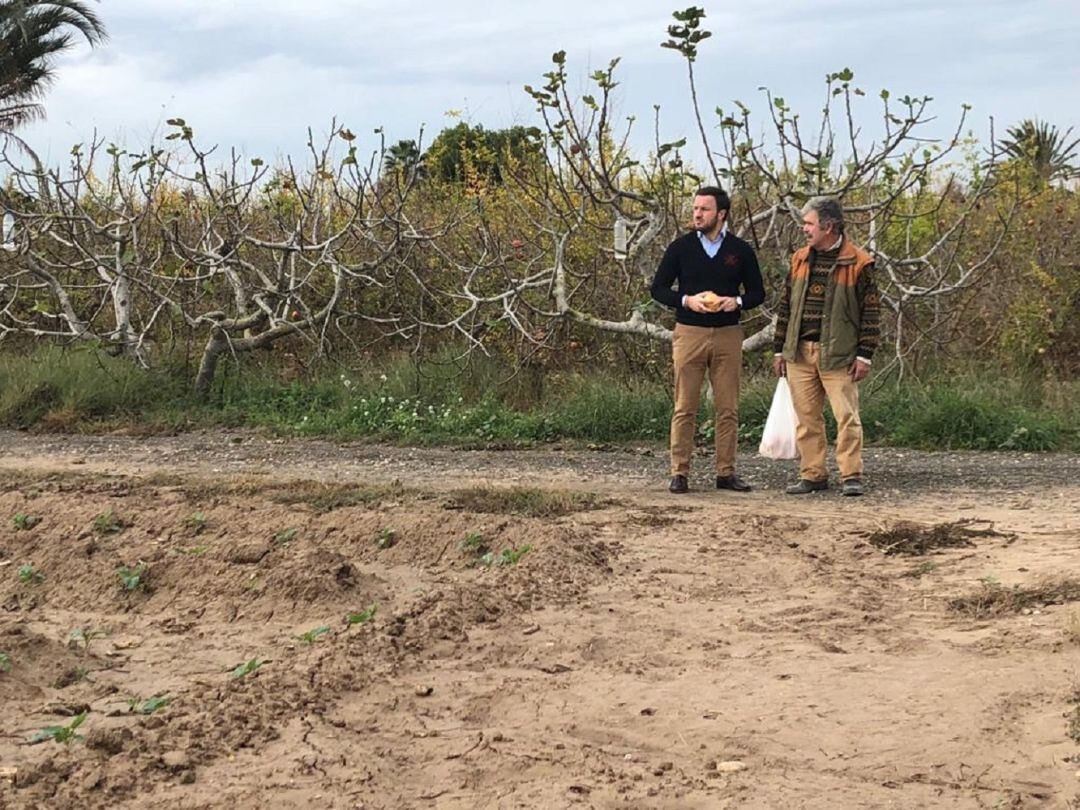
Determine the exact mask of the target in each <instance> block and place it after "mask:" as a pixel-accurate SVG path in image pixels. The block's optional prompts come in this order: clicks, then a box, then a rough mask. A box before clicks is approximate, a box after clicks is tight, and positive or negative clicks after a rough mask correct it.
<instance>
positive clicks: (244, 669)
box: [231, 658, 266, 679]
mask: <svg viewBox="0 0 1080 810" xmlns="http://www.w3.org/2000/svg"><path fill="white" fill-rule="evenodd" d="M265 663H266V662H265V661H263V660H262V659H261V658H252V659H251V660H250V661H245V662H244V663H242V664H240V665H239V666H238V667H236V669H234V670H233V671H232V675H231V677H233V678H236V679H239V678H243V677H244V676H245V675H250V674H251V673H252V672H255V671H256V670H257V669H258V668H259V667H261V666H262V665H263V664H265Z"/></svg>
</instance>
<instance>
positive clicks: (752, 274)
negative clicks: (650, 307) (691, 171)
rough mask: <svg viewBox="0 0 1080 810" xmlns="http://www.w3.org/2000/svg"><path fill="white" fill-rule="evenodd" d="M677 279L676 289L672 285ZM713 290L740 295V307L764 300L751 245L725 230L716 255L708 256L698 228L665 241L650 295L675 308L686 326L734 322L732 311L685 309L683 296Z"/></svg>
mask: <svg viewBox="0 0 1080 810" xmlns="http://www.w3.org/2000/svg"><path fill="white" fill-rule="evenodd" d="M676 281H677V282H678V283H679V289H678V291H675V290H673V289H672V288H671V285H672V284H674V283H675V282H676ZM706 290H712V291H713V292H714V293H716V294H717V295H724V296H736V295H741V296H742V308H743V310H748V309H753V308H754V307H756V306H760V305H761V303H762V302H763V301H764V300H765V285H764V283H763V282H762V281H761V269H760V268H759V267H758V261H757V256H755V255H754V249H753V248H752V247H750V245H749V244H748V243H747V242H745V241H743V240H742V239H740V238H739V237H737V236H735V234H733V233H730V232H729V233H728V234H727V236H725V237H724V241H723V242H721V243H720V250H718V251H717V252H716V256H714V257H713V258H711V259H710V258H709V254H708V253H706V252H705V248H703V247H702V246H701V240H700V239H699V238H698V235H697V231H691V232H690V233H688V234H684V235H683V236H680V237H679V238H678V239H676V240H675V241H674V242H672V243H671V244H670V245H668V249H667V250H666V251H665V252H664V258H663V259H661V260H660V266H659V268H657V270H656V278H654V279H653V283H652V290H651V292H652V297H653V298H655V299H656V300H657V301H659V302H660V303H661V304H664V305H666V306H669V307H672V308H673V309H674V310H675V320H676V321H678V322H679V323H685V324H687V325H689V326H734V325H736V324H737V323H738V322H739V314H740V312H739V310H735V311H734V312H708V313H701V312H693V311H692V310H689V309H684V308H683V306H682V297H683V296H684V295H697V294H698V293H700V292H705V291H706Z"/></svg>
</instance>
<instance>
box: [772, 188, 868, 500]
mask: <svg viewBox="0 0 1080 810" xmlns="http://www.w3.org/2000/svg"><path fill="white" fill-rule="evenodd" d="M802 214H803V233H804V234H805V235H806V241H807V245H806V246H805V247H803V248H800V249H799V250H797V251H795V254H794V255H793V256H792V257H791V272H790V273H789V274H788V278H787V283H786V284H785V285H784V297H783V300H782V301H781V303H780V309H779V312H778V314H777V319H776V335H775V337H774V339H773V348H774V350H775V353H776V356H775V357H774V359H773V371H774V373H775V374H776V376H777V377H783V376H785V375H786V376H787V378H788V383H789V385H790V386H791V399H792V401H793V403H794V405H795V415H796V417H797V419H798V423H799V425H798V428H797V431H796V434H795V435H796V442H797V445H798V449H799V462H800V463H799V480H798V482H796V483H795V484H793V485H792V486H789V487H788V488H787V493H788V494H789V495H804V494H806V493H809V492H817V491H819V490H823V489H828V487H829V473H828V470H827V468H826V466H825V454H826V449H827V446H826V438H825V417H824V410H823V409H824V406H825V398H826V397H828V400H829V405H830V406H831V407H832V411H833V415H834V416H835V417H836V424H837V434H836V464H837V466H838V467H839V468H840V480H841V491H842V493H843V494H844V495H862V494H863V483H862V474H863V467H862V422H861V421H860V419H859V385H858V384H859V382H860V381H861V380H863V379H865V378H866V376H867V375H868V374H869V373H870V363H871V358H872V357H873V355H874V350H875V349H876V348H877V345H878V340H879V338H880V334H881V332H880V323H881V301H880V298H879V295H878V289H877V285H876V284H875V283H874V260H873V258H872V257H871V256H870V254H869V253H867V252H866V251H865V250H863V249H862V248H861V247H859V246H857V245H855V244H853V243H852V242H851V241H850V240H848V238H847V237H846V236H845V235H844V211H843V208H842V207H841V206H840V203H839V201H837V200H835V199H833V198H831V197H815V198H814V199H812V200H810V201H809V202H808V203H807V204H806V205H805V206H804V207H803V211H802Z"/></svg>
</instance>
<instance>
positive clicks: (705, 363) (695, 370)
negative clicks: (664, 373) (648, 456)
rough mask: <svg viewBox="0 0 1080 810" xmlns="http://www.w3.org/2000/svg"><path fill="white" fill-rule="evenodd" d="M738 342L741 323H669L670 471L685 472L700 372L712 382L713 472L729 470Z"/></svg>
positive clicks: (734, 424)
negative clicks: (672, 371)
mask: <svg viewBox="0 0 1080 810" xmlns="http://www.w3.org/2000/svg"><path fill="white" fill-rule="evenodd" d="M742 342H743V330H742V327H741V326H721V327H707V326H687V325H686V324H682V323H678V324H675V336H674V338H673V339H672V356H673V360H674V365H675V412H674V414H672V417H671V474H672V475H689V473H690V456H691V455H692V454H693V452H694V431H695V429H696V426H697V412H698V405H699V404H700V403H701V385H702V383H703V382H704V380H705V373H706V372H708V374H709V381H710V382H711V383H712V391H713V404H714V405H715V407H716V421H715V426H716V474H717V475H719V476H724V477H726V476H729V475H731V474H732V473H734V472H735V447H736V443H737V441H738V430H739V379H740V377H741V371H742Z"/></svg>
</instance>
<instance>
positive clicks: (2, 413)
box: [0, 348, 1080, 451]
mask: <svg viewBox="0 0 1080 810" xmlns="http://www.w3.org/2000/svg"><path fill="white" fill-rule="evenodd" d="M275 373H276V372H274V371H272V370H269V369H260V368H257V367H250V366H249V367H247V368H246V370H243V371H236V370H235V369H234V370H232V371H231V372H229V373H223V374H222V375H221V377H220V379H219V381H218V383H217V384H216V386H215V388H214V391H213V395H212V397H211V398H210V400H209V401H207V402H197V401H196V400H194V399H193V398H192V397H191V395H190V393H189V388H188V381H187V380H186V379H185V378H184V377H183V376H182V375H179V374H171V373H168V372H147V371H143V370H140V369H138V368H136V367H134V366H133V365H132V364H131V363H129V362H127V361H126V360H122V359H117V358H111V357H106V356H103V355H101V354H100V353H98V352H95V351H92V350H67V351H63V350H59V349H55V348H48V349H39V350H37V351H35V352H33V353H31V354H28V355H22V356H14V355H7V356H2V357H0V425H3V426H6V427H20V428H22V427H31V426H41V427H43V428H46V429H61V430H96V429H101V428H102V427H103V426H113V425H115V424H116V423H117V422H120V423H124V422H128V423H139V424H147V423H149V424H151V425H153V424H165V425H170V426H174V425H184V424H196V425H228V426H239V425H246V426H260V427H266V428H270V429H273V430H275V431H278V432H282V433H288V434H297V435H332V436H339V437H347V438H356V437H372V438H378V439H384V440H394V441H406V442H413V443H425V442H461V441H484V442H503V441H506V442H544V441H553V440H564V439H569V440H580V441H583V442H619V441H663V440H665V439H666V438H667V435H668V425H669V420H670V417H671V391H670V388H669V386H668V385H667V384H666V383H665V382H660V381H643V380H634V379H631V380H627V379H619V378H617V377H615V376H614V375H613V374H611V373H603V372H596V373H589V374H574V373H558V374H549V375H546V376H541V375H540V374H539V373H537V372H536V371H533V372H529V373H524V372H522V373H517V374H514V373H509V372H508V371H507V370H506V369H505V368H502V367H500V366H498V365H497V364H495V363H493V362H490V361H483V360H482V361H478V362H474V363H470V364H469V365H468V366H464V367H462V366H457V365H455V364H453V363H451V362H447V361H445V360H443V359H440V358H435V360H434V361H431V362H428V363H424V364H420V365H418V364H416V363H414V362H412V361H411V360H410V359H409V358H397V359H388V360H386V361H384V362H382V363H380V364H377V365H370V366H368V367H365V368H363V369H358V370H352V371H342V370H341V369H332V370H330V369H328V370H324V371H322V372H315V373H310V374H308V375H307V376H308V379H305V380H304V381H293V382H282V381H280V380H278V379H276V377H275ZM774 386H775V382H774V380H772V378H771V377H769V376H768V375H765V374H760V373H758V374H748V375H747V376H746V377H745V378H744V380H743V385H742V392H741V400H740V426H739V437H740V440H741V441H743V442H744V443H745V444H747V445H751V446H752V445H754V444H756V443H757V442H758V441H759V440H760V438H761V430H762V426H763V425H764V422H765V417H766V415H767V413H768V409H769V404H770V402H771V399H772V392H773V388H774ZM862 390H863V400H862V408H861V412H862V419H863V425H864V429H865V435H866V440H867V442H868V443H870V444H879V445H893V446H902V447H916V448H925V449H976V450H983V449H988V450H1001V449H1004V450H1028V451H1041V450H1073V451H1075V450H1080V430H1078V426H1080V383H1077V382H1047V381H1041V380H1031V379H1009V378H1005V379H1002V378H995V377H993V376H992V375H991V374H989V373H981V372H980V370H979V369H969V370H967V371H966V372H964V373H955V372H951V373H950V372H946V371H943V372H941V373H940V374H939V375H938V376H937V378H936V379H933V380H930V381H925V382H921V383H913V384H908V385H902V386H897V385H895V384H893V383H890V382H885V383H884V384H881V385H878V386H877V387H875V386H873V385H869V386H868V385H865V384H864V386H863V389H862ZM709 410H710V409H709V404H708V402H703V403H702V409H701V414H700V419H699V438H700V439H701V440H702V441H708V440H709V439H710V438H711V437H712V431H713V426H712V419H711V413H710V412H709ZM827 423H828V425H829V429H830V431H831V432H834V429H835V426H834V423H833V422H832V419H831V417H827Z"/></svg>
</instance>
